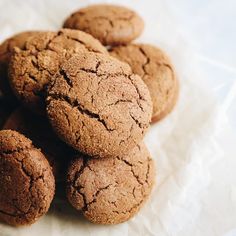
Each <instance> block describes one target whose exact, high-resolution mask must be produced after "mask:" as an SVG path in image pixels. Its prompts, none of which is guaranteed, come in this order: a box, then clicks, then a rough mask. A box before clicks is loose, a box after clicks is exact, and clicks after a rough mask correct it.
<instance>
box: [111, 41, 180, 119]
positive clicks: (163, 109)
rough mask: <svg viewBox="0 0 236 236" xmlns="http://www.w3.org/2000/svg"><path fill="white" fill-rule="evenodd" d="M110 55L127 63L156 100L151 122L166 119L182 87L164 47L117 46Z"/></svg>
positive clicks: (142, 45) (145, 45) (143, 45)
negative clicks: (163, 49)
mask: <svg viewBox="0 0 236 236" xmlns="http://www.w3.org/2000/svg"><path fill="white" fill-rule="evenodd" d="M110 54H111V55H112V56H114V57H116V58H118V59H120V60H122V61H124V62H127V63H128V64H129V65H130V66H131V68H132V70H133V72H134V73H136V74H138V75H140V76H141V77H142V79H143V81H144V82H145V84H146V85H147V86H148V89H149V91H150V94H151V98H152V102H153V114H152V122H155V121H159V120H160V119H162V118H164V117H165V116H166V115H167V114H168V113H169V112H170V111H171V110H172V109H173V107H174V105H175V103H176V100H177V97H178V90H179V85H178V81H177V79H176V75H175V72H174V69H173V66H172V64H171V62H170V59H169V58H168V57H167V55H166V54H165V53H164V52H163V51H162V50H161V49H159V48H157V47H155V46H152V45H148V44H129V45H127V46H119V47H114V48H113V49H111V52H110Z"/></svg>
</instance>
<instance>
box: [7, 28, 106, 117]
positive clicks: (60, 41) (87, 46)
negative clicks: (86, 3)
mask: <svg viewBox="0 0 236 236" xmlns="http://www.w3.org/2000/svg"><path fill="white" fill-rule="evenodd" d="M83 51H92V52H100V53H107V50H106V48H105V47H103V46H102V45H101V44H100V42H99V41H98V40H96V39H94V38H93V37H92V36H90V35H88V34H86V33H84V32H82V31H78V30H69V29H64V30H60V31H59V32H58V33H54V32H43V33H41V34H40V35H37V36H35V37H31V38H30V39H29V40H28V41H27V42H26V45H25V48H24V49H22V50H20V49H18V50H16V51H15V53H14V54H13V56H12V58H11V63H10V66H9V79H10V82H11V86H12V88H13V91H14V92H15V94H16V96H17V97H18V98H19V99H20V100H21V101H22V102H23V104H24V105H25V106H27V107H28V108H30V109H31V110H33V111H34V112H37V113H40V114H43V113H44V108H45V107H44V95H45V87H46V86H47V84H48V83H49V81H50V80H51V78H52V76H53V75H54V74H55V73H56V72H57V71H58V69H59V67H60V64H61V62H62V61H63V60H65V59H66V58H68V57H70V56H71V55H72V54H74V53H75V52H78V53H81V52H83Z"/></svg>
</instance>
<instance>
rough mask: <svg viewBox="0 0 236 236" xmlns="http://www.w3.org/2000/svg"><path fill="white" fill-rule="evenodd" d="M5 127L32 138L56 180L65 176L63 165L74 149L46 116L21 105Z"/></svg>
mask: <svg viewBox="0 0 236 236" xmlns="http://www.w3.org/2000/svg"><path fill="white" fill-rule="evenodd" d="M3 129H11V130H15V131H18V132H19V133H21V134H24V135H25V136H26V137H28V138H30V139H31V140H32V141H33V143H34V145H36V146H37V147H39V148H40V149H41V150H42V152H43V153H44V154H45V156H46V158H47V160H48V161H49V163H50V165H51V166H52V169H53V173H54V175H55V176H56V180H57V181H58V180H60V179H62V178H63V177H64V175H63V174H64V171H63V167H64V166H65V165H66V163H68V162H69V159H70V156H71V154H72V151H71V149H70V148H69V147H68V146H67V145H66V144H65V143H63V142H62V141H60V140H59V138H58V137H57V136H56V135H55V134H54V132H53V130H52V128H51V126H50V124H49V122H48V120H47V119H46V118H44V117H40V116H37V115H35V114H33V113H31V112H30V111H28V110H26V109H24V108H22V107H20V108H18V109H16V110H15V111H14V112H13V113H12V114H11V115H10V116H9V118H8V119H7V121H6V123H5V124H4V126H3ZM62 175H63V176H62Z"/></svg>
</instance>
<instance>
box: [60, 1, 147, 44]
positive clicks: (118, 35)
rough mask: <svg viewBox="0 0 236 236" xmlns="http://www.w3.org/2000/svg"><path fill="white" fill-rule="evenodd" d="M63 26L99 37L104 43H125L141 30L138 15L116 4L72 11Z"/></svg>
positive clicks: (142, 24)
mask: <svg viewBox="0 0 236 236" xmlns="http://www.w3.org/2000/svg"><path fill="white" fill-rule="evenodd" d="M64 28H71V29H79V30H82V31H85V32H87V33H89V34H91V35H93V36H94V37H95V38H97V39H99V40H100V41H101V42H102V43H103V44H104V45H119V44H126V43H129V42H130V41H132V40H133V39H135V38H137V37H138V36H139V35H140V34H141V33H142V31H143V28H144V23H143V20H142V19H141V18H140V16H139V15H138V14H137V13H136V12H134V11H132V10H130V9H128V8H125V7H121V6H116V5H108V4H107V5H106V4H100V5H93V6H89V7H85V8H82V9H80V10H79V11H77V12H75V13H73V14H72V15H71V16H70V17H69V18H68V19H67V20H66V21H65V23H64Z"/></svg>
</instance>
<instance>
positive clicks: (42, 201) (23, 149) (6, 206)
mask: <svg viewBox="0 0 236 236" xmlns="http://www.w3.org/2000/svg"><path fill="white" fill-rule="evenodd" d="M0 186H1V188H0V219H1V220H3V221H5V222H6V223H8V224H11V225H27V224H32V223H34V222H35V221H36V220H37V219H38V218H39V217H40V216H42V215H44V214H45V213H46V212H47V211H48V208H49V206H50V203H51V201H52V199H53V196H54V191H55V180H54V177H53V174H52V170H51V167H50V165H49V163H48V161H47V160H46V158H45V157H44V155H43V154H42V153H41V152H40V150H38V149H36V148H35V147H34V146H33V144H32V142H31V141H30V140H29V139H27V138H26V137H25V136H23V135H21V134H20V133H18V132H15V131H12V130H2V131H0Z"/></svg>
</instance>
